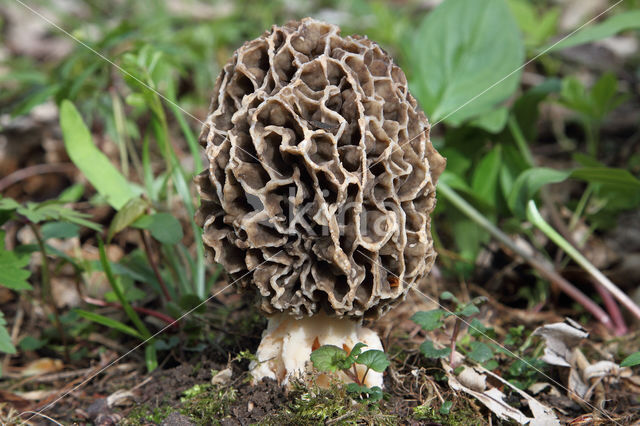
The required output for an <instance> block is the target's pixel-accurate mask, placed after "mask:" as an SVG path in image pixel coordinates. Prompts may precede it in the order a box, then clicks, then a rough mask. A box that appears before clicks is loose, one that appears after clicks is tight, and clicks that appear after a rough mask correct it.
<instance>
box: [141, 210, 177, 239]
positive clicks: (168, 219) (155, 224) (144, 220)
mask: <svg viewBox="0 0 640 426" xmlns="http://www.w3.org/2000/svg"><path fill="white" fill-rule="evenodd" d="M131 226H133V227H135V228H141V229H147V230H149V232H151V235H152V236H153V238H155V239H156V240H158V241H160V242H161V243H164V244H178V243H179V242H180V240H182V236H183V233H182V226H181V225H180V222H179V221H178V219H176V218H175V217H173V216H172V215H170V214H169V213H155V214H153V215H145V216H142V217H140V218H139V219H138V220H136V221H135V222H134V223H133V224H132V225H131Z"/></svg>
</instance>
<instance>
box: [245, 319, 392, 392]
mask: <svg viewBox="0 0 640 426" xmlns="http://www.w3.org/2000/svg"><path fill="white" fill-rule="evenodd" d="M358 342H361V343H364V344H365V345H367V347H366V348H363V350H368V349H379V350H384V349H383V348H382V342H381V341H380V338H379V337H378V335H377V334H376V332H374V331H373V330H371V329H369V328H366V327H363V326H362V323H361V322H360V321H354V320H351V319H348V318H335V317H329V316H327V315H325V314H317V315H314V316H313V317H305V318H302V319H296V318H295V317H293V316H291V315H289V314H276V315H273V316H271V317H270V318H269V325H268V326H267V329H266V330H265V331H264V332H263V333H262V341H261V342H260V346H258V351H257V352H256V358H257V359H258V360H259V361H258V362H256V361H253V362H251V364H250V365H249V369H250V370H251V375H252V376H253V380H254V381H255V382H258V381H260V380H262V378H264V377H269V378H272V379H275V380H277V381H278V383H280V384H282V385H286V384H287V383H289V381H290V379H291V378H293V377H296V376H298V377H302V376H303V375H304V373H305V372H307V371H311V361H310V356H311V352H312V351H313V350H315V349H317V348H318V347H320V346H323V345H335V346H338V347H340V348H343V349H345V350H347V351H350V350H351V348H353V347H354V346H355V345H356V343H358ZM365 370H366V368H365V367H364V366H362V365H356V371H357V373H358V377H359V378H362V376H363V375H364V373H365ZM338 374H339V377H340V379H342V380H343V381H345V382H351V381H352V380H351V379H350V378H349V377H347V375H346V374H344V373H342V372H340V373H338ZM317 382H318V384H319V385H320V386H327V385H328V383H329V380H328V377H327V376H326V375H324V374H323V375H321V376H320V377H318V380H317ZM364 384H365V385H366V386H369V387H372V386H379V387H382V373H378V372H376V371H373V370H370V371H369V372H368V373H367V376H366V378H365V383H364Z"/></svg>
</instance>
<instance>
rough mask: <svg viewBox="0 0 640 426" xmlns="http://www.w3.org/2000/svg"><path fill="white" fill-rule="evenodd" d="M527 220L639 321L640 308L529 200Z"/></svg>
mask: <svg viewBox="0 0 640 426" xmlns="http://www.w3.org/2000/svg"><path fill="white" fill-rule="evenodd" d="M527 218H528V219H529V221H530V222H531V223H533V224H534V225H535V226H537V227H538V229H540V230H541V231H542V232H543V233H544V234H545V235H546V236H547V237H549V238H550V239H551V240H552V241H553V242H554V243H556V244H557V245H559V246H560V247H562V248H563V249H564V251H565V252H567V254H568V255H569V256H570V257H571V258H572V259H573V260H574V261H575V262H576V263H577V264H578V265H580V266H582V268H583V269H584V270H585V271H587V272H588V273H589V274H590V275H591V276H592V277H593V278H595V279H596V280H597V281H598V282H599V283H600V284H601V285H602V286H603V287H604V288H605V289H607V290H608V291H609V292H610V293H611V294H612V295H613V297H615V298H616V299H618V301H619V302H620V303H621V304H622V306H624V307H625V308H627V309H628V310H629V311H630V312H631V313H632V314H633V315H634V316H636V317H637V318H638V319H640V306H638V305H636V304H635V302H634V301H633V300H631V298H630V297H629V296H627V295H626V294H625V293H624V292H623V291H622V290H620V289H619V288H618V286H616V285H615V284H614V283H613V282H612V281H611V280H610V279H609V278H607V277H606V276H605V275H604V274H603V273H602V272H600V270H599V269H598V268H596V267H595V266H593V264H592V263H591V262H589V260H588V259H587V258H586V257H584V256H583V255H582V254H581V253H580V252H579V251H578V250H576V249H575V248H574V247H573V246H571V245H570V244H568V243H567V242H566V240H564V239H563V238H562V236H561V235H560V234H558V232H557V231H556V230H555V229H553V228H552V227H551V226H549V224H548V223H547V222H546V221H545V220H544V219H543V218H542V216H541V215H540V212H539V211H538V208H537V207H536V203H535V202H534V201H533V200H530V201H529V204H527Z"/></svg>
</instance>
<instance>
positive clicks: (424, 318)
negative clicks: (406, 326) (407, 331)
mask: <svg viewBox="0 0 640 426" xmlns="http://www.w3.org/2000/svg"><path fill="white" fill-rule="evenodd" d="M443 315H444V311H443V310H442V309H433V310H431V311H421V312H416V313H415V314H413V316H412V317H411V321H413V322H415V323H416V324H418V325H419V326H420V327H422V329H423V330H427V331H432V330H435V329H436V328H440V327H442V326H443V325H444V323H443V322H442V321H441V319H442V316H443Z"/></svg>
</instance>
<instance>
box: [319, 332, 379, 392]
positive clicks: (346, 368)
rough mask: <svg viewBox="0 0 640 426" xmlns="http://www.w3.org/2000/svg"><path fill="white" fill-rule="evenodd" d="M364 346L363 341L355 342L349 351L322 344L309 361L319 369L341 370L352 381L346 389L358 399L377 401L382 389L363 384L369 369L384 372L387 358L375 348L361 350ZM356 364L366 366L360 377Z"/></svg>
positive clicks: (326, 370)
mask: <svg viewBox="0 0 640 426" xmlns="http://www.w3.org/2000/svg"><path fill="white" fill-rule="evenodd" d="M364 347H366V345H365V344H364V343H357V344H356V345H355V346H354V347H353V349H351V351H350V352H349V353H347V351H345V350H344V349H342V348H339V347H337V346H334V345H324V346H321V347H319V348H318V349H316V350H315V351H313V352H312V353H311V362H312V363H313V366H314V367H315V368H317V369H318V370H319V371H323V372H336V371H342V372H343V373H344V374H346V375H347V377H349V378H350V379H351V380H353V383H350V384H349V385H347V391H348V392H349V393H350V394H352V395H353V396H356V397H357V398H358V399H362V400H367V401H369V402H377V401H380V400H381V399H382V396H383V394H382V389H380V387H378V386H373V387H371V388H369V387H367V386H365V385H364V383H365V380H366V378H367V374H368V373H369V370H373V371H377V372H379V373H382V372H384V371H385V370H386V369H387V367H388V366H389V360H388V359H387V356H386V354H385V353H384V352H382V351H380V350H377V349H369V350H368V351H364V352H362V348H364ZM356 364H360V365H364V366H365V367H367V369H366V370H365V372H364V374H363V375H362V378H360V377H359V375H358V372H357V370H356Z"/></svg>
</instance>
